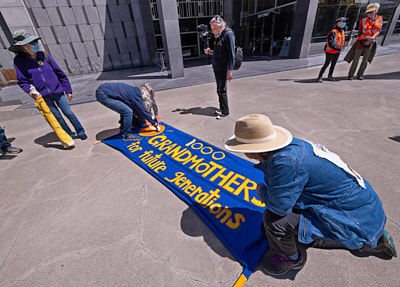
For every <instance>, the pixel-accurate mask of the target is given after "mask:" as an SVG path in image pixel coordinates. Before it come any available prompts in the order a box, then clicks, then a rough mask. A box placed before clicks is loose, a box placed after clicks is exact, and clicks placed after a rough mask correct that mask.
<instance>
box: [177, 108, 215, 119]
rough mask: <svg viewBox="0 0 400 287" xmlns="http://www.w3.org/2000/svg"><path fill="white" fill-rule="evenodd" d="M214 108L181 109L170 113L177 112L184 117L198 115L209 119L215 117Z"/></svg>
mask: <svg viewBox="0 0 400 287" xmlns="http://www.w3.org/2000/svg"><path fill="white" fill-rule="evenodd" d="M215 110H216V108H214V107H207V108H202V107H195V108H189V109H183V108H177V109H175V110H173V111H172V112H179V114H181V115H186V114H193V115H200V116H210V117H215V116H216V114H215V113H214V112H215Z"/></svg>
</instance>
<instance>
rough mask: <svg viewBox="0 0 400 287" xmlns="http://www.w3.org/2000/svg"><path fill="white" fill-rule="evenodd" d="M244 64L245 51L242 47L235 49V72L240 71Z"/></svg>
mask: <svg viewBox="0 0 400 287" xmlns="http://www.w3.org/2000/svg"><path fill="white" fill-rule="evenodd" d="M242 62H243V50H242V48H241V47H239V46H236V47H235V66H234V67H233V69H234V70H239V68H240V66H241V65H242Z"/></svg>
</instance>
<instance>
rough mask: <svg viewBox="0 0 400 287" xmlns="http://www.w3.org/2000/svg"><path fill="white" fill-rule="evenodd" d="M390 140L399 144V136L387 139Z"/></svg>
mask: <svg viewBox="0 0 400 287" xmlns="http://www.w3.org/2000/svg"><path fill="white" fill-rule="evenodd" d="M389 138H390V139H391V140H394V141H396V142H400V136H394V137H389Z"/></svg>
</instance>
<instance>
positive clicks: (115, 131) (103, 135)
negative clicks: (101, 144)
mask: <svg viewBox="0 0 400 287" xmlns="http://www.w3.org/2000/svg"><path fill="white" fill-rule="evenodd" d="M119 133H120V130H119V128H115V129H109V130H104V131H101V132H98V133H97V134H96V140H98V141H100V140H104V139H106V138H109V137H111V136H114V135H116V134H119Z"/></svg>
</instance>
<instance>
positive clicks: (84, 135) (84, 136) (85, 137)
mask: <svg viewBox="0 0 400 287" xmlns="http://www.w3.org/2000/svg"><path fill="white" fill-rule="evenodd" d="M78 138H80V139H81V140H83V141H84V140H85V139H87V135H86V134H83V135H80V136H78Z"/></svg>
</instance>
